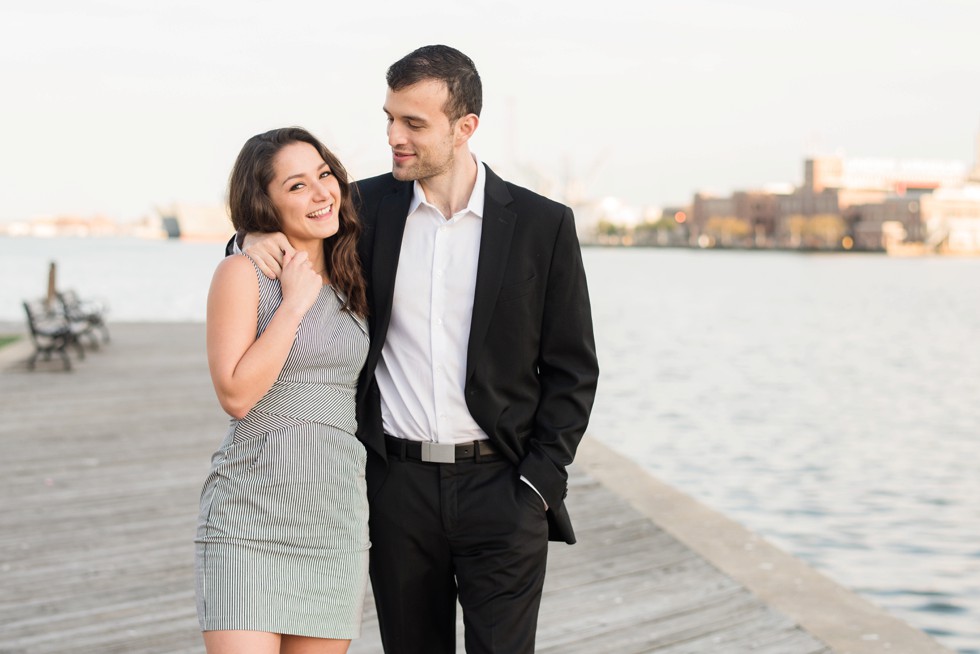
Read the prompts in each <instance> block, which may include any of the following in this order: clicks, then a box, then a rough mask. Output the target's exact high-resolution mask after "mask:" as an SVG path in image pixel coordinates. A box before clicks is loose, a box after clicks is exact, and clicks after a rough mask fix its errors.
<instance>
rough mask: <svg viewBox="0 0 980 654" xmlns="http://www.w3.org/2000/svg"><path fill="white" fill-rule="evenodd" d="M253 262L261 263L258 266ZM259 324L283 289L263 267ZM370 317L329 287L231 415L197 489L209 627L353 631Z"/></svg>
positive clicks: (201, 594)
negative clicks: (362, 389) (358, 414)
mask: <svg viewBox="0 0 980 654" xmlns="http://www.w3.org/2000/svg"><path fill="white" fill-rule="evenodd" d="M253 265H254V264H253ZM256 275H257V278H258V283H259V308H258V318H259V322H258V332H257V335H260V334H262V332H263V331H264V330H265V328H266V327H267V326H268V324H269V321H270V320H271V319H272V316H273V314H274V312H275V310H276V308H277V307H278V306H279V303H280V301H281V299H282V291H281V288H280V286H279V281H278V280H270V279H268V278H267V277H266V276H265V275H263V274H262V273H261V272H259V270H258V269H257V268H256ZM367 350H368V336H367V326H366V324H365V323H364V322H363V321H362V320H361V319H360V318H359V317H356V316H353V315H352V314H349V313H347V312H344V311H341V300H340V297H339V296H338V295H337V293H336V292H335V291H334V289H333V288H332V287H330V286H326V285H325V286H324V287H323V289H321V291H320V296H319V297H318V298H317V300H316V303H315V304H314V305H313V307H312V308H311V309H310V310H309V311H308V312H307V314H306V315H305V316H304V317H303V320H302V322H301V323H300V326H299V329H298V331H297V334H296V340H295V341H294V343H293V346H292V349H291V350H290V352H289V356H288V357H287V359H286V363H285V365H284V366H283V369H282V372H281V373H280V374H279V378H278V380H277V381H276V382H275V384H274V385H273V386H272V388H271V389H270V390H269V392H268V393H267V394H266V395H265V396H264V397H263V398H262V399H261V400H260V401H259V402H258V404H256V405H255V406H254V407H253V408H252V410H251V411H249V413H248V415H246V416H245V417H244V418H243V419H241V420H234V419H233V420H232V421H231V426H230V428H229V430H228V433H227V435H226V436H225V439H224V442H223V443H222V444H221V447H220V448H219V449H218V451H217V452H215V454H214V455H213V456H212V458H211V473H210V474H209V475H208V477H207V479H206V480H205V482H204V488H203V490H202V492H201V512H200V516H199V519H198V527H197V538H196V540H195V543H196V552H195V554H196V556H195V568H196V577H197V613H198V620H199V622H200V624H201V630H202V631H211V630H219V629H247V630H255V631H268V632H274V633H283V634H293V635H301V636H313V637H318V638H344V639H346V638H357V637H359V636H360V631H361V613H362V608H363V604H364V595H365V591H366V587H367V576H368V550H369V548H370V541H369V537H368V503H367V488H366V484H365V480H364V469H365V464H366V460H367V453H366V451H365V449H364V446H363V445H362V444H361V442H360V441H359V440H358V439H357V438H356V437H355V436H354V432H355V430H356V427H357V423H356V419H355V415H354V409H355V392H356V388H357V378H358V375H359V374H360V371H361V367H362V366H363V364H364V360H365V357H366V356H367Z"/></svg>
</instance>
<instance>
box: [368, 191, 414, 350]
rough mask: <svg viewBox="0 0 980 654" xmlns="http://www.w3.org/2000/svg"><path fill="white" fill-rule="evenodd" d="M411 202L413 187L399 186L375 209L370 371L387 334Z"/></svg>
mask: <svg viewBox="0 0 980 654" xmlns="http://www.w3.org/2000/svg"><path fill="white" fill-rule="evenodd" d="M411 202H412V184H411V183H401V184H398V185H397V186H396V187H395V188H393V189H392V192H391V193H389V194H388V195H387V196H385V197H384V198H383V199H382V200H381V205H380V207H379V208H378V217H377V221H376V222H375V225H374V229H375V236H374V253H373V261H372V266H371V279H370V289H371V297H372V307H371V309H372V312H373V315H372V316H371V317H372V318H373V320H372V326H373V329H372V330H371V350H370V354H369V357H368V364H369V365H370V366H371V367H370V369H371V370H373V369H374V364H375V363H376V362H377V360H378V357H379V356H380V353H381V347H382V345H384V339H385V334H387V332H388V322H389V321H390V320H391V301H392V297H393V296H394V293H395V272H396V271H397V270H398V255H399V253H400V252H401V244H402V235H403V234H404V233H405V222H406V220H407V219H408V207H409V205H410V204H411Z"/></svg>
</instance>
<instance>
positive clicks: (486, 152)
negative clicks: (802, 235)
mask: <svg viewBox="0 0 980 654" xmlns="http://www.w3.org/2000/svg"><path fill="white" fill-rule="evenodd" d="M977 26H980V2H978V1H977V0H933V1H932V2H930V3H922V2H920V1H916V2H911V1H908V0H850V1H847V2H845V1H842V0H824V1H823V2H819V3H817V2H807V3H796V2H786V1H785V0H783V1H781V2H777V1H773V0H752V1H749V2H741V1H738V0H735V1H724V2H722V1H713V0H688V1H685V2H680V1H674V2H666V1H662V0H604V1H602V2H595V1H593V2H583V1H581V0H519V1H512V0H495V1H493V2H489V1H486V0H470V1H469V2H467V3H460V2H457V1H442V0H417V1H415V2H392V1H390V0H367V1H365V2H344V3H337V2H326V1H324V0H316V1H313V0H284V1H280V2H264V1H252V0H236V1H235V2H231V1H228V0H213V1H210V2H209V1H207V0H193V1H189V0H167V1H166V2H149V1H146V0H85V1H84V2H78V0H35V1H33V2H30V3H26V2H24V3H4V4H3V7H2V8H0V94H2V97H3V99H2V101H0V119H2V127H3V139H2V148H0V221H4V220H6V221H10V220H23V219H29V218H32V217H36V216H47V215H57V214H72V215H82V216H87V215H105V216H108V217H110V218H112V219H115V220H119V221H128V220H135V219H137V218H140V217H143V216H146V215H152V214H153V212H154V210H155V208H156V207H161V206H167V205H169V204H170V203H173V202H185V203H192V204H210V205H213V204H220V203H222V202H223V201H224V199H225V194H226V190H227V189H226V187H227V179H228V173H229V171H230V170H231V166H232V164H233V162H234V159H235V157H236V155H237V154H238V151H239V149H240V148H241V146H242V144H243V143H244V142H245V140H246V139H247V138H248V137H250V136H252V135H253V134H256V133H258V132H262V131H266V130H268V129H272V128H275V127H282V126H286V125H300V126H303V127H306V128H307V129H309V130H310V131H312V132H313V133H314V134H316V135H317V136H318V137H320V138H321V139H322V140H323V141H324V142H325V143H326V144H327V145H328V147H330V148H331V149H332V150H333V151H334V152H335V153H336V154H337V155H338V156H339V157H340V158H341V160H342V161H343V162H344V163H345V165H346V166H347V168H348V170H349V172H350V173H351V175H353V176H354V177H355V178H358V177H366V176H370V175H375V174H379V173H382V172H385V171H386V170H388V169H389V167H390V160H389V155H390V151H389V149H388V146H387V141H386V137H385V134H384V129H385V116H384V113H383V112H382V109H381V107H382V104H383V102H384V94H385V88H386V86H385V82H384V74H385V70H386V69H387V67H388V65H389V64H391V63H392V62H394V61H396V60H397V59H399V58H400V57H402V56H403V55H405V54H407V53H408V52H410V51H411V50H413V49H415V48H416V47H418V46H420V45H426V44H431V43H445V44H448V45H452V46H454V47H456V48H458V49H460V50H462V51H463V52H465V53H466V54H468V55H470V57H472V58H473V60H474V61H475V62H476V65H477V68H478V70H479V71H480V74H481V77H482V79H483V86H484V109H483V112H482V116H481V123H480V126H479V128H478V130H477V133H476V135H475V136H474V138H473V140H472V141H471V146H472V149H473V151H474V152H476V154H477V155H478V156H479V157H480V158H481V159H482V160H483V161H485V162H487V163H488V164H489V165H490V167H491V168H493V169H494V170H495V171H496V172H498V173H500V174H501V175H503V176H504V177H506V178H510V179H511V180H513V181H515V182H518V183H522V184H524V185H526V186H530V187H532V188H534V189H536V190H539V191H541V192H544V193H545V194H547V195H550V196H552V197H556V198H557V199H568V200H569V201H571V199H572V196H570V195H567V194H565V193H564V191H563V189H573V190H575V193H576V196H575V197H577V198H581V199H586V200H594V201H598V200H600V199H602V198H606V197H616V198H619V199H620V200H621V201H622V202H623V203H625V204H628V205H634V206H638V207H659V206H669V205H675V204H683V203H684V202H686V201H688V200H689V199H690V198H691V195H692V194H693V193H694V192H695V191H698V190H704V191H712V192H717V193H727V192H730V191H732V190H735V189H742V188H759V187H761V186H763V185H766V184H769V183H779V182H782V183H792V184H798V183H800V182H801V181H802V175H803V172H802V171H803V163H802V162H803V159H804V157H806V156H810V155H813V154H826V153H839V154H843V155H845V156H850V157H862V158H863V157H881V158H910V159H942V160H959V161H962V162H965V163H967V164H971V163H973V161H974V159H975V157H976V150H977V145H976V144H977V137H978V133H980V39H977V37H976V32H977Z"/></svg>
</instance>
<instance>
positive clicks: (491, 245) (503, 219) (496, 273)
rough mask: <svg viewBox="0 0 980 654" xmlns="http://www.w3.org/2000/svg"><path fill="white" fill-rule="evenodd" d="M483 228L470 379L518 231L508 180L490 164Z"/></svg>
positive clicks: (469, 356) (469, 348) (468, 355)
mask: <svg viewBox="0 0 980 654" xmlns="http://www.w3.org/2000/svg"><path fill="white" fill-rule="evenodd" d="M484 195H485V201H484V206H483V228H482V231H481V234H480V261H479V263H478V264H477V269H476V291H475V293H474V295H473V319H472V322H471V324H470V339H469V342H468V343H467V348H466V381H467V382H468V381H469V379H470V377H472V375H473V365H474V364H473V362H474V361H476V352H477V351H478V350H479V348H480V347H481V346H482V345H483V340H484V339H485V338H486V335H487V329H488V328H489V327H490V318H491V316H492V315H493V308H494V306H495V305H496V303H497V295H498V293H499V292H500V284H501V282H502V281H503V278H504V270H505V268H506V266H507V257H508V253H509V251H510V240H511V237H512V236H513V235H514V224H515V222H516V220H517V214H515V213H514V212H512V211H510V210H509V209H508V208H507V205H509V204H510V203H511V201H512V198H511V195H510V192H509V191H508V190H507V186H506V185H505V184H504V181H503V180H502V179H500V178H499V177H497V175H496V174H494V172H493V171H491V170H490V168H489V166H488V167H487V181H486V190H485V192H484Z"/></svg>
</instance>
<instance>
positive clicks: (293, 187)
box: [289, 183, 304, 191]
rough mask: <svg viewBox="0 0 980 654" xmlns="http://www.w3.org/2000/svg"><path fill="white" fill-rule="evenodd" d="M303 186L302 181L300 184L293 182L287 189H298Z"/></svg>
mask: <svg viewBox="0 0 980 654" xmlns="http://www.w3.org/2000/svg"><path fill="white" fill-rule="evenodd" d="M303 186H304V184H302V183H300V184H293V185H292V186H290V187H289V190H290V191H298V190H299V189H301V188H303Z"/></svg>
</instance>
